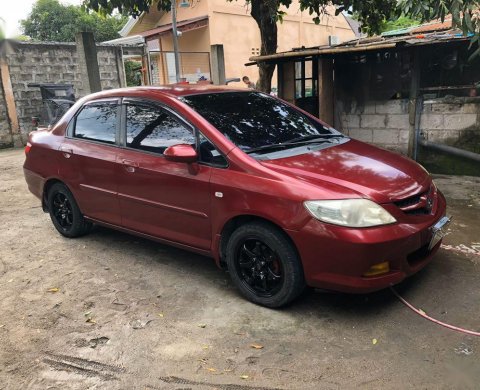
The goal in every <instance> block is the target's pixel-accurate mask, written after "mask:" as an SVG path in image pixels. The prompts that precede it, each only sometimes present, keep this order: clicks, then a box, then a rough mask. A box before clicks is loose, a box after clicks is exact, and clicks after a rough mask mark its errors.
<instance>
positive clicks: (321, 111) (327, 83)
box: [318, 57, 334, 126]
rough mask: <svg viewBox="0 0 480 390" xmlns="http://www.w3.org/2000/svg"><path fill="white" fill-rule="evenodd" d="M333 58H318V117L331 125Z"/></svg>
mask: <svg viewBox="0 0 480 390" xmlns="http://www.w3.org/2000/svg"><path fill="white" fill-rule="evenodd" d="M333 99H334V94H333V60H332V59H329V58H322V57H320V58H319V59H318V105H319V107H318V117H319V118H320V119H321V120H322V121H324V122H325V123H328V124H329V125H331V126H333V110H334V101H333Z"/></svg>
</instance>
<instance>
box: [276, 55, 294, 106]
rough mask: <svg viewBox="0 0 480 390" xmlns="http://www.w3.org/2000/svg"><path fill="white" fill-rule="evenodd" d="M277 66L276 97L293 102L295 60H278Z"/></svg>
mask: <svg viewBox="0 0 480 390" xmlns="http://www.w3.org/2000/svg"><path fill="white" fill-rule="evenodd" d="M277 67H278V72H277V74H278V97H279V98H281V99H283V100H286V101H287V102H289V103H295V61H288V62H280V63H278V64H277Z"/></svg>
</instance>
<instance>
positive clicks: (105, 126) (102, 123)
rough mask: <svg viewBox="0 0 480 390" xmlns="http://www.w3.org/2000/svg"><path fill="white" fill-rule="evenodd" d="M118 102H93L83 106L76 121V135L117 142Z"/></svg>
mask: <svg viewBox="0 0 480 390" xmlns="http://www.w3.org/2000/svg"><path fill="white" fill-rule="evenodd" d="M117 108H118V105H117V104H116V103H102V104H91V105H86V106H85V107H83V109H82V111H80V113H79V114H78V115H77V119H76V121H75V132H74V137H76V138H82V139H88V140H92V141H100V142H105V143H108V144H114V143H115V135H116V132H117Z"/></svg>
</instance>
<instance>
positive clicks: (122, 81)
mask: <svg viewBox="0 0 480 390" xmlns="http://www.w3.org/2000/svg"><path fill="white" fill-rule="evenodd" d="M115 61H116V63H117V72H118V85H120V87H121V88H124V87H126V86H127V77H126V74H125V65H124V63H123V52H122V48H121V47H119V48H117V49H116V50H115Z"/></svg>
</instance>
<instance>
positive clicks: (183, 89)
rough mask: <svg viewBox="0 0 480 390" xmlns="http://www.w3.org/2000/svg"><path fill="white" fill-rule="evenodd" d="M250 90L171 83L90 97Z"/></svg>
mask: <svg viewBox="0 0 480 390" xmlns="http://www.w3.org/2000/svg"><path fill="white" fill-rule="evenodd" d="M249 91H250V92H251V91H252V90H251V89H245V88H243V89H241V88H236V87H229V86H227V85H198V84H171V85H165V86H161V87H150V86H143V87H128V88H118V89H108V90H105V91H102V92H97V93H95V94H92V95H90V99H88V100H91V99H101V98H106V97H112V96H125V97H128V96H132V97H133V96H135V97H138V96H139V95H143V96H145V97H148V96H152V97H153V96H155V95H168V96H171V97H181V96H191V95H201V94H207V93H222V92H249Z"/></svg>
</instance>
